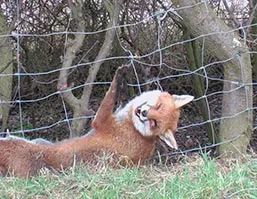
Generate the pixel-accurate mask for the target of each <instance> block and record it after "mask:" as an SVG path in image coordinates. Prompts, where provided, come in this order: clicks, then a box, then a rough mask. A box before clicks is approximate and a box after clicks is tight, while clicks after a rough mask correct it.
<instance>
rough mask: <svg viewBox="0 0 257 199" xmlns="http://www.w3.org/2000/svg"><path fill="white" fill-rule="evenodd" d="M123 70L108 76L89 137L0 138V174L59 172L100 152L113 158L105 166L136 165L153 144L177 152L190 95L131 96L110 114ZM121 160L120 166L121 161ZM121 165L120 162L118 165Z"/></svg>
mask: <svg viewBox="0 0 257 199" xmlns="http://www.w3.org/2000/svg"><path fill="white" fill-rule="evenodd" d="M127 71H128V66H120V67H119V68H118V69H117V70H116V73H115V75H114V77H113V80H112V82H111V85H110V87H109V89H108V91H107V92H106V94H105V96H104V98H103V100H102V102H101V104H100V106H99V108H98V110H97V113H96V115H95V117H94V119H93V121H92V123H91V127H92V130H91V131H90V133H88V134H86V135H84V136H81V137H76V138H70V139H67V140H64V141H60V142H56V143H44V144H40V142H33V141H30V140H26V139H8V138H1V139H0V174H1V175H2V176H6V175H10V174H11V175H14V176H18V177H25V178H26V177H30V176H33V175H36V174H37V173H38V171H39V170H40V169H42V168H48V169H54V170H57V171H61V170H63V169H66V168H68V167H71V166H73V164H74V161H76V162H83V163H84V164H87V163H92V164H96V163H97V157H98V156H99V155H102V154H104V153H110V154H113V157H114V158H113V159H112V162H110V164H114V165H115V164H121V165H122V164H123V163H122V162H128V161H127V160H129V162H130V165H141V164H143V163H144V162H145V161H146V160H148V159H149V158H151V156H152V154H153V153H154V150H155V145H156V141H157V139H162V140H163V141H164V142H165V143H166V144H167V145H168V146H169V147H171V148H174V149H178V145H177V142H176V140H175V137H174V133H175V131H176V129H177V125H178V121H179V115H180V114H179V109H180V108H181V107H182V106H184V105H185V104H187V103H189V102H191V101H192V100H193V99H194V97H193V96H191V95H175V94H173V95H171V94H169V93H168V92H163V91H160V90H152V91H147V92H144V93H142V94H141V95H139V96H136V97H135V98H134V99H132V100H131V101H129V102H128V103H127V104H125V105H124V107H123V108H121V109H119V110H117V111H114V110H113V109H114V106H115V103H116V99H117V90H118V89H119V86H120V82H121V81H122V79H123V78H124V77H125V75H126V73H127ZM124 160H126V161H124ZM124 164H125V163H124Z"/></svg>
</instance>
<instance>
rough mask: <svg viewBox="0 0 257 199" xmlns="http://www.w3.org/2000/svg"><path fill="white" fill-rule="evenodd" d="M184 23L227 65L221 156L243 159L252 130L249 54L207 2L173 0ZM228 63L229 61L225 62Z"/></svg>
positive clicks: (225, 70) (219, 149)
mask: <svg viewBox="0 0 257 199" xmlns="http://www.w3.org/2000/svg"><path fill="white" fill-rule="evenodd" d="M172 2H173V3H174V5H175V6H177V8H178V13H179V14H180V15H181V17H182V18H183V20H182V23H183V24H184V25H185V26H186V27H187V28H188V29H189V31H190V33H191V34H192V35H194V36H202V37H204V42H205V46H206V48H207V49H208V50H209V51H210V52H211V53H213V54H214V55H215V56H216V57H217V58H219V59H220V60H222V61H224V62H223V66H224V79H225V80H226V81H225V82H224V87H223V91H224V94H223V101H222V119H221V123H220V132H219V136H218V137H219V141H220V142H221V143H224V144H220V145H219V146H218V154H223V153H229V154H230V153H231V154H233V155H235V156H237V155H238V156H239V155H240V156H241V155H242V154H244V153H245V152H246V149H247V145H248V143H249V140H250V137H251V133H252V127H253V118H252V86H251V83H252V70H251V62H250V54H249V53H248V48H247V46H246V45H245V43H244V42H241V39H240V38H239V36H238V34H237V33H236V32H234V31H232V30H231V29H230V28H229V27H228V26H227V25H226V24H225V23H224V22H223V21H222V20H221V19H219V18H218V17H217V16H216V15H215V13H214V12H213V10H212V9H211V8H210V6H209V5H208V4H207V3H206V2H202V1H199V0H172ZM225 60H227V61H225Z"/></svg>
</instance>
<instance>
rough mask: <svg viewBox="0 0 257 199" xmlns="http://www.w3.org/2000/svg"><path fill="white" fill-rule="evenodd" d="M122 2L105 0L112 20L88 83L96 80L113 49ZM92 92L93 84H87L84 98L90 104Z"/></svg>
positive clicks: (119, 0)
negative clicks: (104, 61) (112, 2)
mask: <svg viewBox="0 0 257 199" xmlns="http://www.w3.org/2000/svg"><path fill="white" fill-rule="evenodd" d="M122 2H123V0H116V1H115V3H114V4H111V2H110V1H104V5H105V7H106V9H107V10H108V12H109V14H110V17H111V20H110V22H109V24H108V26H107V32H106V35H105V39H104V43H103V45H102V47H101V49H100V51H99V53H98V55H97V57H96V58H95V63H94V64H93V65H91V67H90V69H89V75H88V77H87V80H86V82H87V83H91V82H93V81H94V80H95V78H96V75H97V72H98V70H99V68H100V66H101V65H102V63H103V60H104V59H105V58H106V57H107V56H108V55H109V53H110V51H111V49H112V42H113V40H114V36H115V32H116V30H115V28H114V26H115V25H117V24H118V19H119V13H120V9H121V5H122ZM91 92H92V85H87V86H85V87H84V91H83V96H82V100H83V102H84V103H85V104H88V102H89V98H90V95H91Z"/></svg>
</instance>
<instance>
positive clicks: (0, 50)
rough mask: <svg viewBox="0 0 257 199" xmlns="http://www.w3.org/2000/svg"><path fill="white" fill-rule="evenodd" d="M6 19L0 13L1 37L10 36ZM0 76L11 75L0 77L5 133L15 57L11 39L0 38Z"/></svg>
mask: <svg viewBox="0 0 257 199" xmlns="http://www.w3.org/2000/svg"><path fill="white" fill-rule="evenodd" d="M8 33H9V30H8V28H7V26H6V23H5V20H4V17H3V15H2V13H0V35H5V34H8ZM0 74H1V75H3V74H9V75H8V76H0V102H1V103H0V120H1V122H2V127H1V130H2V131H5V129H6V128H7V122H8V118H9V110H10V103H9V101H11V94H12V79H13V78H12V75H11V74H13V56H12V45H11V41H10V38H8V37H0Z"/></svg>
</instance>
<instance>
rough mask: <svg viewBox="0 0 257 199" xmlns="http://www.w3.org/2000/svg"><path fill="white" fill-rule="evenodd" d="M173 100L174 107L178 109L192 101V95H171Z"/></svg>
mask: <svg viewBox="0 0 257 199" xmlns="http://www.w3.org/2000/svg"><path fill="white" fill-rule="evenodd" d="M172 96H173V97H174V100H175V107H176V108H180V107H181V106H184V105H185V104H187V103H189V102H191V101H192V100H193V99H194V96H192V95H172Z"/></svg>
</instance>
